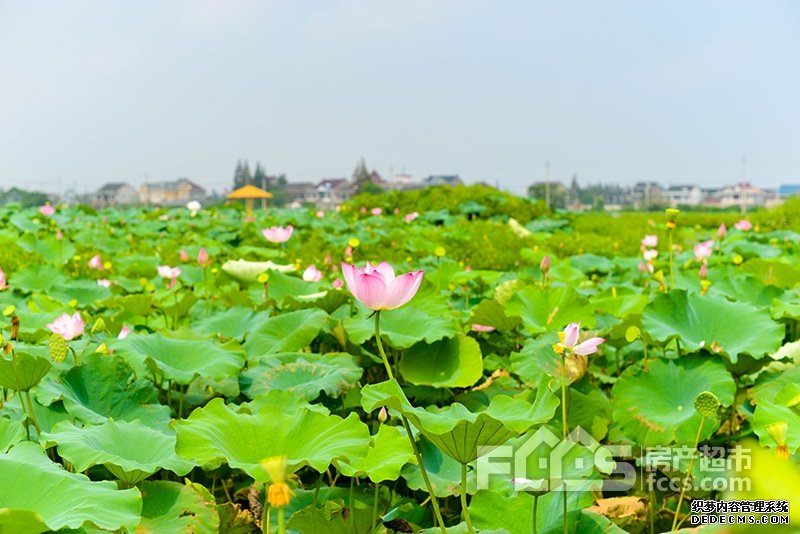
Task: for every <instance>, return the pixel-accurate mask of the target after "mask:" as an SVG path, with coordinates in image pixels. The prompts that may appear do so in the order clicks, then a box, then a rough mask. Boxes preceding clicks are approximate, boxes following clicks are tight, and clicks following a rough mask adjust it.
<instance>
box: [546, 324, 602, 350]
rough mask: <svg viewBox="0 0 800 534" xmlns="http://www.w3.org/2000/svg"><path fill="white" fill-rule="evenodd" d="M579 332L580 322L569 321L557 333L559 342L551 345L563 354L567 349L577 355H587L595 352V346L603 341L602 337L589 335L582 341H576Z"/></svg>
mask: <svg viewBox="0 0 800 534" xmlns="http://www.w3.org/2000/svg"><path fill="white" fill-rule="evenodd" d="M580 333H581V323H570V324H568V325H567V327H566V328H565V329H564V331H563V332H559V333H558V339H559V342H558V343H556V344H555V345H553V349H554V350H555V351H556V352H558V353H559V354H563V353H564V351H565V350H569V351H570V352H571V353H572V354H577V355H578V356H587V355H589V354H594V353H595V352H597V347H598V346H599V345H600V344H601V343H604V342H605V339H603V338H602V337H590V338H589V339H587V340H586V341H584V342H583V343H578V337H579V336H580Z"/></svg>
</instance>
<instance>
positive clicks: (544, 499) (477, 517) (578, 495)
mask: <svg viewBox="0 0 800 534" xmlns="http://www.w3.org/2000/svg"><path fill="white" fill-rule="evenodd" d="M593 500H594V498H593V497H592V494H591V493H590V492H585V491H572V492H568V493H567V509H568V510H569V512H568V514H567V524H568V526H569V532H576V533H577V532H580V533H581V534H583V533H584V532H587V533H588V532H592V531H589V530H583V528H582V527H583V521H582V520H581V516H582V514H583V512H582V511H581V509H583V508H588V507H589V506H591V505H592V501H593ZM532 510H533V496H532V495H529V494H527V493H522V492H519V493H515V494H513V495H503V494H501V493H499V492H496V491H490V490H481V491H479V492H478V493H477V494H475V496H474V497H473V498H472V501H471V502H470V503H469V513H470V516H472V523H473V525H475V527H477V528H479V529H481V530H483V529H484V528H498V527H500V528H505V529H507V530H508V532H510V533H511V534H530V533H531V531H532V530H533V529H532V525H531V522H532V520H533V518H532V514H531V511H532ZM578 521H580V525H581V528H580V529H579V527H578V525H577V524H576V523H578ZM536 524H537V525H538V532H541V533H545V532H546V533H548V534H555V533H557V532H563V531H564V512H563V493H561V492H560V491H551V492H549V493H546V494H544V495H542V496H541V497H539V503H538V514H537V516H536ZM609 528H611V529H612V530H608V531H607V532H609V533H610V534H623V533H624V532H625V531H623V530H621V529H617V530H613V529H614V528H616V527H614V526H613V524H609ZM594 532H596V533H597V534H600V533H602V532H606V531H603V530H597V531H594Z"/></svg>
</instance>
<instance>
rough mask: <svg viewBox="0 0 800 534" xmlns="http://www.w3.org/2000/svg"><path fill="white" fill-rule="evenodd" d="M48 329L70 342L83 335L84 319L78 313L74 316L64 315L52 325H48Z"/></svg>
mask: <svg viewBox="0 0 800 534" xmlns="http://www.w3.org/2000/svg"><path fill="white" fill-rule="evenodd" d="M47 328H49V329H50V331H51V332H53V333H54V334H58V335H60V336H61V337H63V338H64V339H66V340H67V341H69V340H70V339H75V338H76V337H78V336H80V335H81V334H83V319H81V314H80V313H78V312H75V313H73V314H72V315H69V314H67V313H64V314H61V315H59V316H58V317H56V319H55V320H54V321H53V322H52V323H50V324H49V325H47Z"/></svg>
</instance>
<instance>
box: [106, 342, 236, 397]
mask: <svg viewBox="0 0 800 534" xmlns="http://www.w3.org/2000/svg"><path fill="white" fill-rule="evenodd" d="M114 350H115V351H117V352H118V353H119V355H120V356H122V357H123V358H125V359H126V360H127V361H128V362H129V363H130V364H131V366H132V367H133V368H134V369H140V370H143V369H146V368H147V367H148V366H154V367H156V368H157V369H158V370H159V371H160V372H161V373H163V375H164V377H165V378H168V379H171V380H174V381H175V382H177V383H178V384H182V385H186V384H188V383H190V382H191V381H192V380H194V379H195V377H197V376H205V377H209V378H213V379H215V380H222V379H223V378H228V377H230V376H235V375H236V374H237V373H238V372H239V370H240V369H241V368H242V366H243V365H244V360H245V358H244V353H243V352H242V351H241V350H240V349H239V347H238V345H237V344H235V343H232V342H231V343H228V344H226V345H219V344H217V343H215V342H214V341H212V340H210V339H179V338H172V337H166V336H164V335H163V334H161V333H155V334H150V335H142V334H129V335H128V337H126V338H125V339H121V340H118V341H117V342H115V343H114Z"/></svg>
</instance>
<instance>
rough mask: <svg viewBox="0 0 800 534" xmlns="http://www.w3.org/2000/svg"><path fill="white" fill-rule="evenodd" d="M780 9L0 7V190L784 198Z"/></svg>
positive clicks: (785, 70) (794, 124)
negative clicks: (694, 191) (180, 188)
mask: <svg viewBox="0 0 800 534" xmlns="http://www.w3.org/2000/svg"><path fill="white" fill-rule="evenodd" d="M798 95H800V3H798V2H793V1H786V2H779V1H769V0H767V1H763V2H757V1H754V0H753V1H747V2H744V1H719V2H710V1H696V0H692V1H669V2H642V1H640V0H635V1H608V0H601V1H597V0H587V1H561V2H516V1H506V0H500V1H495V0H491V1H489V0H487V1H470V0H461V1H457V0H441V1H437V0H412V1H394V2H388V1H376V0H369V1H367V0H364V1H360V0H359V1H356V0H328V1H321V0H320V1H310V0H308V1H306V0H303V1H293V0H285V1H277V0H276V1H261V2H245V1H237V0H224V1H223V0H220V1H210V0H186V1H177V0H176V1H162V0H158V1H155V0H153V1H142V0H136V1H114V0H112V1H68V2H55V1H53V2H39V1H23V0H16V1H8V0H0V187H9V186H11V185H15V184H22V185H25V186H28V187H39V188H45V189H49V190H56V189H57V188H58V184H59V178H60V179H61V184H62V185H61V187H62V188H66V187H68V186H71V185H72V184H73V183H77V184H78V189H79V190H80V191H84V190H89V189H93V188H95V187H97V186H99V185H101V184H102V183H103V182H106V181H128V182H130V183H132V184H134V185H136V184H138V183H139V182H141V181H142V180H143V179H144V177H145V175H148V176H149V178H150V179H151V180H157V179H173V178H176V177H179V176H188V177H189V178H192V179H194V180H196V181H198V182H199V183H202V184H204V185H207V186H209V187H215V188H218V189H221V188H223V187H226V186H228V185H229V183H230V181H231V176H232V173H233V168H234V166H235V164H236V160H237V159H239V158H243V159H248V160H249V161H250V163H251V164H253V163H255V161H256V160H259V161H261V162H262V163H263V164H264V165H265V166H266V168H267V170H268V172H270V173H273V172H285V173H286V174H287V175H288V177H289V179H290V180H293V181H315V180H318V179H320V178H323V177H332V176H349V175H350V173H351V172H352V170H353V167H354V166H355V164H356V161H357V160H358V159H359V158H360V157H362V156H363V157H365V158H366V160H367V163H368V165H369V166H370V167H374V168H376V169H377V170H378V171H379V172H381V173H383V174H388V173H389V170H390V169H394V171H401V170H405V171H407V172H410V173H412V174H413V175H414V176H415V177H418V178H419V177H422V176H425V175H428V174H437V173H459V174H461V175H462V176H463V177H464V178H466V179H467V181H478V180H485V181H487V182H490V183H495V182H496V181H499V183H500V185H501V187H503V188H505V189H509V190H512V191H515V192H521V191H523V190H524V188H525V186H527V185H528V184H529V183H531V182H532V181H533V180H536V179H541V178H542V177H543V174H544V162H545V160H547V159H548V158H549V160H550V161H551V168H552V176H553V178H555V179H561V180H563V181H565V182H566V181H568V180H569V178H570V177H571V176H572V174H573V173H577V175H578V178H579V180H580V181H581V182H583V183H586V182H589V181H592V182H594V181H598V180H602V181H605V182H619V183H623V184H625V183H632V182H635V181H637V180H657V181H660V182H662V183H664V184H670V183H680V182H697V183H701V184H707V185H718V184H723V183H728V182H733V181H736V180H738V179H740V177H741V176H742V155H743V154H746V160H747V167H746V168H747V176H748V178H749V179H751V180H752V181H754V182H756V183H759V184H762V185H770V186H772V185H776V184H779V183H782V182H800V136H799V135H798V126H800V105H798Z"/></svg>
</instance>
